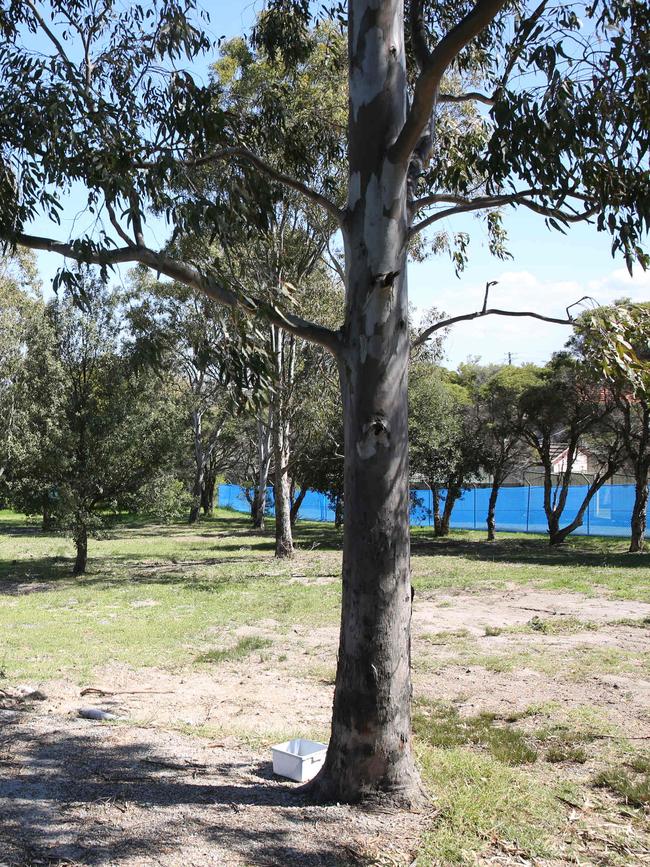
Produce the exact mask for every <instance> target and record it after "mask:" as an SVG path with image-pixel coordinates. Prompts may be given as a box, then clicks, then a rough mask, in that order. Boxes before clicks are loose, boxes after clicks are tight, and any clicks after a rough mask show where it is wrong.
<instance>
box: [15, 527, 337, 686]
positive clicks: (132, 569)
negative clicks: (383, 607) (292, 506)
mask: <svg viewBox="0 0 650 867" xmlns="http://www.w3.org/2000/svg"><path fill="white" fill-rule="evenodd" d="M3 518H4V520H3V521H2V523H1V524H0V527H2V529H3V530H5V531H6V529H7V528H9V532H4V533H2V532H0V635H1V636H2V639H1V643H0V668H2V669H3V670H4V671H5V675H6V677H7V678H9V679H13V680H16V679H27V678H33V679H46V678H48V677H55V676H57V677H59V676H66V677H69V678H71V679H74V680H76V681H77V682H81V683H83V682H85V681H86V680H87V679H88V678H89V677H90V675H91V672H92V670H93V668H94V667H95V666H101V665H104V664H106V663H108V662H109V661H113V660H115V661H118V662H123V663H126V664H131V665H138V666H141V665H145V666H146V665H157V666H161V667H166V668H170V669H174V668H177V667H179V666H182V665H187V664H192V663H193V662H194V661H196V658H197V656H199V655H200V654H201V653H205V648H206V646H207V647H209V646H210V644H213V643H214V631H215V630H219V631H221V632H223V633H224V634H225V635H226V637H227V636H228V634H229V633H230V631H231V630H233V629H234V628H236V627H238V626H244V625H249V626H254V625H255V624H257V623H259V622H260V621H261V620H264V619H268V620H273V621H275V622H276V623H277V624H278V628H279V629H289V628H290V627H291V626H292V625H293V624H295V623H300V624H309V625H311V626H314V627H317V626H319V625H324V624H329V623H335V622H336V620H337V618H338V609H339V604H340V585H339V582H337V581H332V583H329V584H325V585H322V584H321V585H317V584H316V583H312V584H310V583H309V579H310V578H311V577H312V576H313V577H314V578H317V577H318V576H319V575H321V574H322V573H323V571H324V570H325V569H331V560H332V558H333V557H334V558H336V559H338V557H339V554H338V552H334V553H332V552H330V551H326V552H324V553H321V552H319V551H310V553H309V556H308V557H306V556H305V557H301V556H300V555H299V556H298V558H297V559H296V560H295V561H292V562H291V563H290V564H282V563H279V562H277V561H275V560H274V559H273V556H272V550H273V548H272V541H271V539H270V538H269V537H267V536H260V535H256V534H253V533H251V532H250V531H249V529H248V527H247V524H246V522H245V521H244V520H243V519H242V518H239V517H237V516H233V515H229V514H225V515H223V514H219V515H217V517H216V518H215V519H213V520H212V521H206V522H202V523H201V524H200V525H199V526H198V527H197V528H192V529H190V528H188V527H187V526H184V525H176V526H172V527H165V528H158V527H156V526H152V525H146V526H137V525H136V526H124V525H120V526H117V527H115V528H114V529H112V530H111V531H110V532H108V533H106V534H105V535H104V538H102V539H98V540H93V541H92V542H91V546H90V554H91V560H90V563H89V572H88V574H87V575H86V576H83V577H81V578H73V577H72V576H71V574H70V559H69V558H70V557H71V556H72V546H71V544H70V543H69V542H68V540H66V539H64V538H61V537H59V536H52V535H46V534H42V533H40V532H39V531H35V530H34V529H33V528H32V527H30V526H26V525H24V524H20V523H17V522H16V521H15V520H14V521H12V520H8V519H7V516H6V513H5V515H4V516H3ZM309 530H310V528H307V532H306V533H305V536H306V538H307V540H309V538H310V533H309ZM299 543H300V540H299ZM310 547H311V545H310ZM48 552H51V553H53V554H54V556H53V557H47V556H46V555H47V553H48ZM294 573H299V574H300V575H301V576H304V580H302V581H296V582H291V578H292V576H293V574H294ZM18 591H20V592H18Z"/></svg>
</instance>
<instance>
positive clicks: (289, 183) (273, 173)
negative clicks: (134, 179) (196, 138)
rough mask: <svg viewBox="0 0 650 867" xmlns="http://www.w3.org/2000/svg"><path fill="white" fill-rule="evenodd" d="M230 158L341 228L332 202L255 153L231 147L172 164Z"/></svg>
mask: <svg viewBox="0 0 650 867" xmlns="http://www.w3.org/2000/svg"><path fill="white" fill-rule="evenodd" d="M230 157H235V158H239V159H243V160H245V161H246V162H249V163H251V165H253V166H255V168H256V169H258V170H259V171H261V172H263V173H264V174H265V175H268V177H270V178H272V179H273V180H274V181H277V182H278V183H280V184H284V186H286V187H290V188H291V189H292V190H296V192H298V193H300V194H301V195H303V196H305V198H307V199H309V200H310V201H312V202H314V203H315V204H317V205H320V207H321V208H323V209H324V210H326V211H327V212H328V214H330V215H331V216H332V217H334V219H335V220H336V222H337V223H338V224H339V225H340V226H341V225H343V218H344V214H343V211H341V209H340V208H337V206H336V205H335V204H334V202H332V201H330V199H328V198H327V196H323V195H322V194H321V193H317V192H316V190H312V189H311V187H308V186H307V184H304V183H303V182H302V181H299V180H297V179H296V178H293V177H291V175H286V174H284V173H283V172H280V171H278V170H277V169H274V168H273V166H271V165H269V164H268V163H267V162H266V161H265V160H263V159H262V158H261V157H259V156H258V155H257V154H256V153H253V151H251V150H249V149H248V148H245V147H241V146H239V145H238V146H233V147H226V148H220V149H219V150H216V151H212V153H209V154H206V155H205V156H203V157H196V158H194V159H175V160H174V162H175V163H176V164H177V165H179V166H183V167H185V168H195V167H199V166H205V165H207V164H208V163H212V162H216V161H217V160H226V159H228V158H230ZM156 166H157V163H154V162H141V163H137V164H136V166H135V168H138V169H150V168H155V167H156Z"/></svg>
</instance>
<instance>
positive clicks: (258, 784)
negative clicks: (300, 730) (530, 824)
mask: <svg viewBox="0 0 650 867" xmlns="http://www.w3.org/2000/svg"><path fill="white" fill-rule="evenodd" d="M0 762H1V767H2V777H1V780H0V791H1V794H2V800H3V804H2V811H1V812H0V857H1V858H2V864H3V865H5V864H6V865H11V867H14V865H16V867H18V865H19V867H27V865H29V867H34V865H40V864H50V865H54V864H60V865H63V864H66V865H72V864H75V865H76V864H79V865H81V864H83V865H94V864H110V865H113V864H120V865H123V867H127V865H128V867H139V865H154V864H156V865H166V867H194V865H196V867H207V865H215V867H216V865H219V867H222V865H223V867H242V865H251V864H255V865H269V867H271V865H273V867H277V865H285V864H286V865H300V867H339V865H344V864H345V865H353V864H362V863H363V864H371V863H377V864H382V863H383V864H395V865H401V864H408V863H410V860H412V853H413V852H414V850H415V848H416V846H417V838H418V825H419V822H418V816H417V815H415V814H404V813H399V814H397V813H385V812H366V811H362V810H358V809H352V808H350V807H344V806H339V805H335V806H329V807H317V806H311V805H309V804H308V803H306V802H305V800H304V797H303V796H301V795H300V794H298V793H296V791H295V789H296V786H295V785H291V784H288V783H286V782H281V781H279V780H277V779H275V778H274V777H273V775H272V772H271V770H270V767H269V764H268V762H267V761H266V757H264V758H262V757H260V756H259V755H255V754H254V753H251V752H250V751H244V750H236V749H224V748H218V747H213V748H211V747H209V746H207V745H205V743H204V742H202V741H200V740H198V739H196V738H188V737H183V736H182V735H180V734H178V733H170V732H162V731H151V730H145V729H141V728H135V727H133V726H129V727H116V726H106V725H102V724H97V723H93V722H89V721H86V720H81V719H74V718H70V717H66V716H61V715H59V714H55V713H52V712H50V713H44V714H41V713H37V712H25V713H23V714H21V715H20V719H19V720H17V721H16V722H14V723H10V724H7V725H5V726H3V729H2V732H1V734H0ZM396 827H398V828H399V833H396ZM382 853H383V854H382ZM389 857H390V859H391V860H387V859H388V858H389ZM382 858H384V860H383V861H382V860H381V859H382Z"/></svg>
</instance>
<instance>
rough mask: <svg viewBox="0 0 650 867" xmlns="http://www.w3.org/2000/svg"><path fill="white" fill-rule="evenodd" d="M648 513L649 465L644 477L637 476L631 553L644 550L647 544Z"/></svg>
mask: <svg viewBox="0 0 650 867" xmlns="http://www.w3.org/2000/svg"><path fill="white" fill-rule="evenodd" d="M647 513H648V467H647V466H646V468H645V474H644V476H643V477H642V478H637V480H636V484H635V486H634V505H633V507H632V520H631V524H630V528H631V531H632V532H631V536H630V548H629V551H630V553H637V552H639V551H643V548H644V546H645V531H646V523H647Z"/></svg>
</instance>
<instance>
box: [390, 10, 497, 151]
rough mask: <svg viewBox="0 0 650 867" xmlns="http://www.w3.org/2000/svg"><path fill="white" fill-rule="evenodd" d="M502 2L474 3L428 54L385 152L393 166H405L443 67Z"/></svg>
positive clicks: (428, 112) (426, 117) (430, 108)
mask: <svg viewBox="0 0 650 867" xmlns="http://www.w3.org/2000/svg"><path fill="white" fill-rule="evenodd" d="M505 4H506V0H477V3H476V5H475V6H474V8H473V9H472V11H471V12H469V13H468V14H467V15H466V16H465V17H464V18H463V19H462V20H461V21H460V22H459V23H458V24H457V25H456V26H455V27H454V28H452V29H451V30H450V31H449V33H447V34H446V36H444V37H443V39H441V40H440V42H439V43H438V44H437V45H436V47H435V48H434V49H433V51H432V52H431V53H430V55H429V57H428V60H427V63H426V66H425V67H424V68H423V70H422V72H421V73H420V75H419V76H418V80H417V82H416V84H415V91H414V93H413V102H412V104H411V109H410V111H409V113H408V116H407V118H406V122H405V123H404V126H403V127H402V131H401V132H400V134H399V136H398V138H397V141H396V142H395V143H394V144H393V146H392V147H391V149H390V151H389V157H390V159H391V160H392V161H393V162H395V163H402V164H404V163H407V162H408V161H409V159H410V157H411V154H412V153H413V150H414V148H415V146H416V145H417V143H418V141H419V139H420V136H421V134H422V132H423V130H424V129H425V127H426V125H427V123H428V122H429V118H430V117H431V114H432V112H433V110H434V108H435V104H436V100H437V96H438V89H439V87H440V82H441V80H442V76H443V75H444V73H445V71H446V69H447V67H448V66H449V65H450V64H451V63H452V62H453V60H454V59H455V58H456V57H457V56H458V54H459V53H460V52H461V51H462V50H463V48H465V46H466V45H467V44H468V43H469V42H471V41H472V39H474V38H475V37H476V36H478V34H479V33H481V32H482V31H483V30H484V29H485V28H486V27H487V26H488V25H489V24H490V23H491V22H492V21H493V19H494V18H495V17H496V16H497V15H498V13H499V12H500V11H501V9H502V8H503V6H505Z"/></svg>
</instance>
